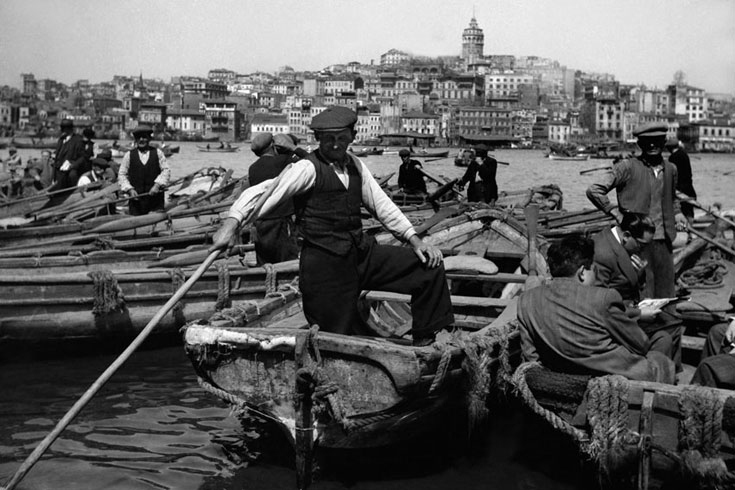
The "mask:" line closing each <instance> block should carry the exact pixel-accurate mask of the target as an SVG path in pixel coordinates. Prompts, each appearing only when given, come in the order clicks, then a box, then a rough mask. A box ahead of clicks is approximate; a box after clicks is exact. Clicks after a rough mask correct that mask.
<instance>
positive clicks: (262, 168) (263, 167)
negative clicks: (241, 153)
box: [248, 133, 299, 265]
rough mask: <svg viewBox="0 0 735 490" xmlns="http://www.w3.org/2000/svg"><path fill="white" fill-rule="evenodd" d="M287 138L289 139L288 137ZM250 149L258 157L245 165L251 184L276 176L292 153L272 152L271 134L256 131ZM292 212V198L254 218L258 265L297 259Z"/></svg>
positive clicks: (285, 165) (295, 234)
mask: <svg viewBox="0 0 735 490" xmlns="http://www.w3.org/2000/svg"><path fill="white" fill-rule="evenodd" d="M289 141H292V140H291V139H290V138H289ZM250 149H251V150H252V151H253V153H255V154H256V155H257V156H258V157H259V158H258V159H257V160H255V162H253V164H252V165H250V168H248V183H249V184H250V185H251V186H252V185H258V184H260V183H261V182H264V181H266V180H268V179H274V178H276V177H278V175H279V174H280V173H281V172H282V171H283V169H284V168H286V167H287V166H288V164H289V163H290V161H291V160H292V153H288V152H284V153H283V154H276V150H275V143H274V138H273V136H272V135H271V133H258V134H256V135H255V136H253V139H252V142H251V144H250ZM293 214H294V208H293V201H291V200H287V201H285V202H284V203H282V204H281V205H280V206H278V207H277V208H275V209H273V210H272V211H271V212H270V213H268V215H267V216H263V217H261V218H259V219H257V220H256V221H255V226H254V229H255V234H254V235H255V236H254V237H253V241H254V242H255V257H256V260H257V263H258V265H263V264H275V263H277V262H285V261H287V260H293V259H297V258H299V244H298V242H297V240H296V237H297V232H296V224H295V223H294V218H293Z"/></svg>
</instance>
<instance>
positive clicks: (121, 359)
mask: <svg viewBox="0 0 735 490" xmlns="http://www.w3.org/2000/svg"><path fill="white" fill-rule="evenodd" d="M219 254H220V251H219V250H216V251H214V252H212V253H210V254H209V256H208V257H207V258H206V259H205V260H204V262H203V263H202V264H201V265H200V266H199V268H198V269H197V270H196V271H195V272H194V274H192V276H191V277H190V278H189V279H188V280H187V281H186V282H185V283H184V284H183V285H182V286H181V287H180V288H179V290H178V291H176V293H174V295H173V296H172V297H171V299H169V300H168V302H166V304H165V305H163V307H162V308H161V309H160V310H158V313H156V315H155V316H154V317H153V318H151V321H149V322H148V325H146V326H145V328H144V329H143V330H142V331H141V332H140V333H139V334H138V336H137V337H135V340H133V342H132V343H131V344H130V345H129V346H128V348H127V349H125V351H123V353H122V354H120V355H119V356H118V357H117V359H115V361H114V362H113V363H112V364H110V366H109V367H108V368H107V369H106V370H105V372H104V373H102V374H101V375H100V377H99V378H97V380H96V381H95V382H94V383H93V384H92V386H90V387H89V389H87V391H86V392H85V393H84V394H83V395H82V397H81V398H80V399H79V400H77V402H76V403H75V404H74V406H72V407H71V408H70V409H69V411H68V412H66V415H64V417H63V418H62V419H61V420H60V421H59V423H57V424H56V427H54V430H52V431H51V432H50V433H49V434H48V435H47V436H46V437H45V438H44V439H43V440H42V441H41V443H40V444H39V445H38V446H36V449H34V450H33V452H32V453H31V454H30V456H28V457H27V458H26V459H25V461H23V464H22V465H21V466H20V468H18V470H17V471H16V472H15V474H14V475H13V478H12V479H11V480H10V482H9V483H8V485H7V486H6V487H5V490H12V489H13V488H15V486H16V485H17V484H18V483H20V481H21V480H22V479H23V477H24V476H25V475H26V473H28V471H30V469H31V468H32V467H33V465H34V464H36V462H37V461H38V460H39V459H40V458H41V456H43V453H45V452H46V450H47V449H48V448H49V447H50V446H51V444H53V442H54V441H55V440H56V438H57V437H59V434H61V432H62V431H63V430H64V429H65V428H66V426H67V425H69V424H70V423H71V421H72V420H74V417H76V416H77V415H78V414H79V412H80V411H81V410H82V408H84V406H85V405H86V404H87V403H89V401H90V400H91V399H92V397H93V396H94V395H95V394H96V393H97V392H98V391H99V390H100V389H101V388H102V387H103V386H104V385H105V383H106V382H107V381H108V380H109V379H110V378H111V377H112V375H113V374H115V372H116V371H117V370H118V369H119V368H120V367H121V366H122V365H123V363H125V361H127V360H128V358H129V357H130V356H131V355H132V354H133V352H135V350H136V349H137V348H138V347H139V346H140V344H142V343H143V341H144V340H145V339H146V337H148V335H149V334H150V333H151V332H152V331H153V329H154V328H155V327H156V325H158V323H159V322H160V321H161V319H162V318H163V317H164V316H166V314H167V313H168V312H169V311H170V310H171V308H173V307H174V306H175V305H176V303H178V302H179V301H180V300H181V298H183V297H184V295H185V294H186V293H187V292H188V291H189V289H191V287H192V286H193V285H194V283H195V282H196V281H197V280H198V279H199V277H201V275H202V274H203V273H204V272H205V271H206V270H207V269H208V268H209V266H210V265H212V262H214V261H215V260H216V259H217V256H218V255H219Z"/></svg>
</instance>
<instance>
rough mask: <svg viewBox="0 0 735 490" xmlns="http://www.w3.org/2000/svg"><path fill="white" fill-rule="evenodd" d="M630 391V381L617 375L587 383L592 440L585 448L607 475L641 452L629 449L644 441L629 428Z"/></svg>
mask: <svg viewBox="0 0 735 490" xmlns="http://www.w3.org/2000/svg"><path fill="white" fill-rule="evenodd" d="M629 390H630V384H629V382H628V380H627V379H626V378H625V377H623V376H620V375H616V374H613V375H607V376H598V377H594V378H592V379H590V380H589V382H588V384H587V392H586V393H585V398H586V400H587V418H588V420H589V423H590V427H591V428H592V440H591V441H590V443H589V444H588V445H587V446H586V447H585V448H584V449H585V452H586V453H587V454H588V455H589V456H590V457H591V458H592V460H594V461H596V462H597V464H598V466H599V469H600V470H601V471H602V472H603V474H606V475H609V474H610V470H611V469H613V468H620V467H622V466H623V465H624V464H626V463H627V462H628V460H631V461H633V460H634V461H636V462H637V460H638V457H637V452H631V451H630V450H629V449H630V448H631V446H633V447H635V446H637V445H638V442H639V440H640V435H639V434H637V433H635V432H633V431H631V430H630V429H628V393H629Z"/></svg>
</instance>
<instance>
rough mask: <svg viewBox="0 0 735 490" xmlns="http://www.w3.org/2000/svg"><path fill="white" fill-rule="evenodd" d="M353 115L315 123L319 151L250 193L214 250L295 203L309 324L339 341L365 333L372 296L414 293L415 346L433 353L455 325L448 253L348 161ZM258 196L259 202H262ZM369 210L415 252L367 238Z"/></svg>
mask: <svg viewBox="0 0 735 490" xmlns="http://www.w3.org/2000/svg"><path fill="white" fill-rule="evenodd" d="M356 123H357V114H356V113H355V112H354V111H352V110H350V109H348V108H346V107H340V106H333V107H329V108H327V109H326V110H324V111H323V112H321V113H320V114H318V115H316V116H315V117H314V118H313V119H312V124H311V129H312V130H313V131H314V134H315V136H316V139H317V141H318V142H319V148H318V150H316V151H315V152H313V153H310V154H309V156H308V158H305V159H303V160H300V161H298V162H296V163H294V164H293V165H292V166H291V167H290V168H288V169H286V170H285V171H284V172H283V173H282V174H281V175H280V176H279V177H278V179H275V180H270V181H266V182H263V183H262V184H260V185H259V186H254V187H250V188H248V189H246V190H245V191H244V192H243V193H242V194H241V195H240V197H239V198H238V200H237V201H236V202H235V203H234V204H233V205H232V207H231V208H230V211H229V216H228V218H227V219H226V220H225V222H224V223H223V225H222V227H221V228H220V229H219V230H218V231H217V233H216V234H215V236H214V239H213V242H214V243H213V245H212V247H211V248H210V250H221V249H225V248H228V247H231V246H232V245H234V244H235V240H236V238H237V236H238V232H237V230H238V228H239V227H240V223H241V222H242V221H243V220H245V219H246V218H248V219H249V220H250V219H252V216H251V214H253V212H257V211H254V210H256V209H257V206H258V204H260V203H262V207H261V208H260V212H259V213H258V215H259V216H266V215H268V214H269V213H270V212H271V210H273V209H274V208H276V207H277V206H278V205H279V204H280V203H281V202H283V201H285V200H289V199H294V204H295V207H296V217H297V221H296V223H297V226H298V227H299V231H300V235H301V237H302V239H303V242H302V245H301V254H300V276H299V286H300V289H301V292H302V294H303V305H304V314H305V316H306V318H307V320H308V321H309V322H310V323H311V324H317V325H319V327H320V328H322V329H324V330H326V331H329V332H336V333H340V334H355V333H362V330H361V325H362V322H361V320H360V315H359V313H358V299H359V296H360V293H361V292H362V291H363V290H366V289H375V290H382V291H390V292H396V293H407V294H410V295H411V312H412V314H413V322H412V333H413V342H414V344H415V345H428V344H429V343H431V342H432V341H433V340H434V337H435V334H436V332H437V331H439V330H441V329H443V328H447V327H450V326H451V325H452V324H453V323H454V315H453V313H452V305H451V300H450V296H449V288H448V286H447V281H446V275H445V272H444V264H443V257H442V253H441V251H440V250H439V249H437V248H436V247H434V246H432V245H429V244H427V243H425V242H424V241H423V240H422V239H421V238H420V237H419V236H418V235H417V234H416V231H415V230H414V228H413V226H411V223H410V222H409V221H408V219H407V218H406V216H404V215H403V213H401V211H400V210H399V209H398V207H397V206H396V205H395V204H394V203H393V201H392V200H391V199H390V198H389V197H388V196H387V195H386V194H385V192H383V190H382V189H381V188H380V186H379V185H378V183H377V182H376V181H375V178H374V177H373V175H372V172H370V169H369V168H367V166H366V165H365V164H364V163H363V162H362V161H360V159H359V158H357V157H353V156H351V155H350V154H348V152H347V149H348V148H349V146H350V143H352V142H353V141H354V139H355V135H356V134H357V133H356V130H355V124H356ZM259 196H260V198H259ZM362 206H364V207H365V208H366V209H367V210H369V212H370V213H371V214H372V215H373V216H375V217H376V218H377V219H378V220H379V221H380V222H381V224H382V225H383V226H384V227H385V228H386V229H388V230H390V231H391V233H393V235H394V236H395V237H396V238H399V239H401V240H402V241H404V242H407V243H408V244H410V247H401V246H389V245H381V244H378V243H377V242H376V240H375V238H374V237H372V236H368V235H366V234H364V233H363V230H362V217H361V208H362Z"/></svg>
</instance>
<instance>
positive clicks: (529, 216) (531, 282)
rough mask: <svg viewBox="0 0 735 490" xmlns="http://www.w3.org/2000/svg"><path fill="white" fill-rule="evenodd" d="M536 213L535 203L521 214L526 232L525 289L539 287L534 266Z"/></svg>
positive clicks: (536, 248) (536, 269) (536, 205)
mask: <svg viewBox="0 0 735 490" xmlns="http://www.w3.org/2000/svg"><path fill="white" fill-rule="evenodd" d="M538 212H539V209H538V204H535V203H532V204H529V205H528V206H526V207H525V208H523V214H524V215H525V217H526V230H528V277H527V278H526V283H525V286H524V287H525V289H532V288H535V287H536V286H540V285H541V278H540V277H539V276H538V267H537V264H536V253H537V252H538V246H537V245H536V232H537V227H538Z"/></svg>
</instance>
